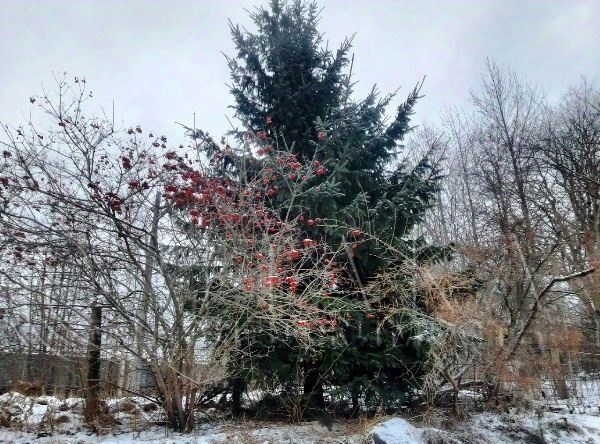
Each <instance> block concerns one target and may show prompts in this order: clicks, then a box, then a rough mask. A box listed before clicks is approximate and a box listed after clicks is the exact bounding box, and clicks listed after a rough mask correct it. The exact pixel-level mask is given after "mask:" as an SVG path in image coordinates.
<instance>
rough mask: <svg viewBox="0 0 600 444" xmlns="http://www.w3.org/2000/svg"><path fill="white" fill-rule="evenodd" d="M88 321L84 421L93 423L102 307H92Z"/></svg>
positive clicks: (96, 392) (96, 408)
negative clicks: (88, 335)
mask: <svg viewBox="0 0 600 444" xmlns="http://www.w3.org/2000/svg"><path fill="white" fill-rule="evenodd" d="M91 314H92V316H91V320H90V339H89V343H88V352H87V361H88V372H87V391H86V397H85V419H86V421H87V422H93V421H94V420H95V419H96V417H97V415H98V412H99V402H98V401H99V396H98V395H99V392H100V350H101V347H102V331H101V327H102V307H100V306H99V305H97V304H94V305H93V306H92V313H91Z"/></svg>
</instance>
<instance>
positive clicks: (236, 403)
mask: <svg viewBox="0 0 600 444" xmlns="http://www.w3.org/2000/svg"><path fill="white" fill-rule="evenodd" d="M244 385H245V384H244V379H243V378H239V377H236V378H232V380H231V416H233V417H234V418H236V417H238V416H240V414H241V413H242V395H243V394H244Z"/></svg>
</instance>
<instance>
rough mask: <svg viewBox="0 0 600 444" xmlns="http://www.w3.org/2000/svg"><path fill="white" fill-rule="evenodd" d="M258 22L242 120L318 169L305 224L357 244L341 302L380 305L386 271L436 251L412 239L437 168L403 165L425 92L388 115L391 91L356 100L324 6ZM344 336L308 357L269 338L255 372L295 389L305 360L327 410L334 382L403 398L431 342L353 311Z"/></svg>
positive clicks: (335, 240) (344, 263)
mask: <svg viewBox="0 0 600 444" xmlns="http://www.w3.org/2000/svg"><path fill="white" fill-rule="evenodd" d="M251 18H252V20H253V22H254V24H255V25H256V28H257V29H256V32H249V31H246V30H242V29H241V28H240V27H239V26H234V25H231V31H232V34H233V38H234V41H235V44H236V49H237V54H236V55H235V56H234V57H231V58H229V59H228V62H229V66H230V69H231V79H232V84H231V92H232V94H233V96H234V98H235V104H234V106H233V107H234V109H235V114H236V117H237V118H238V119H239V121H240V122H241V123H242V125H243V126H244V127H245V128H246V129H247V130H250V131H262V130H266V131H267V132H268V133H269V136H270V137H271V139H273V140H277V141H279V143H280V144H281V145H283V144H285V146H287V147H289V149H290V150H291V151H292V152H293V153H294V154H296V155H297V157H298V159H299V160H300V161H301V162H303V163H305V164H306V163H311V164H312V165H314V168H315V174H314V176H312V177H311V178H309V179H308V180H307V183H306V185H305V189H304V192H303V194H302V205H301V207H302V208H303V214H302V215H301V216H302V217H303V218H305V219H306V220H309V221H315V220H316V221H319V223H307V224H306V236H307V237H310V238H318V239H320V240H324V241H326V242H327V243H329V244H331V245H333V246H336V245H344V244H347V242H348V241H350V240H353V239H354V240H356V242H355V244H354V245H353V247H356V248H352V249H348V252H347V255H346V258H345V259H344V260H339V264H338V265H339V267H340V268H341V269H342V270H343V271H344V273H345V275H346V276H347V279H345V280H344V281H343V283H340V284H338V286H337V287H336V288H335V289H334V290H332V297H336V296H337V297H363V298H371V297H373V296H374V295H370V294H366V293H365V291H364V288H365V287H366V286H368V285H369V283H370V282H371V281H372V280H373V279H374V278H375V277H376V275H377V274H378V273H380V272H382V271H383V270H385V269H388V268H389V267H395V266H399V265H402V263H403V262H404V261H405V260H406V258H421V259H423V258H431V257H432V255H433V254H434V252H436V250H435V249H434V248H432V247H429V246H427V245H426V244H425V243H424V241H423V240H422V239H414V238H411V237H410V235H411V231H412V229H413V227H414V226H415V225H416V224H418V223H419V222H420V221H421V220H422V217H423V215H424V213H425V211H426V210H427V208H428V207H429V206H430V205H431V203H432V201H433V199H434V197H435V195H436V192H437V190H438V181H439V178H440V176H439V172H438V171H437V169H436V168H435V167H434V166H432V165H431V164H430V163H429V160H428V159H427V158H423V159H421V160H420V161H418V162H416V164H413V165H412V166H410V167H409V166H408V165H407V164H406V163H403V162H401V161H399V158H398V156H399V154H400V153H401V152H402V145H401V142H402V140H403V139H404V137H405V135H406V134H407V132H409V131H410V129H411V127H410V117H411V115H412V113H413V107H414V106H415V103H416V102H417V100H418V98H419V88H418V87H417V88H415V89H414V90H413V91H411V92H410V94H409V95H408V98H407V99H406V101H405V102H404V103H402V104H401V105H400V106H399V107H398V108H397V110H396V112H395V115H393V116H392V117H391V118H388V117H387V115H386V111H387V108H388V105H389V103H390V101H391V99H392V98H393V95H387V96H383V97H381V96H380V95H379V94H378V92H377V90H376V89H375V88H373V90H372V92H371V93H370V94H369V95H368V96H367V97H366V98H364V99H355V98H354V96H353V92H352V85H353V84H352V79H351V70H352V62H351V60H350V58H349V53H350V50H351V46H352V39H347V40H345V41H344V42H343V43H342V44H341V46H340V47H339V48H338V49H337V50H336V51H331V50H329V49H328V48H327V47H326V45H325V43H324V39H323V35H322V34H321V33H319V31H318V30H317V24H318V22H319V9H318V6H317V4H316V3H306V2H305V1H302V0H294V1H291V2H286V1H281V0H272V1H271V2H270V5H269V7H268V8H262V7H261V8H258V9H257V10H256V11H255V12H253V13H251ZM267 155H270V154H269V153H267ZM285 190H286V187H285V186H283V184H282V186H281V187H280V188H279V192H278V194H277V196H276V198H275V199H274V201H284V200H285V199H287V198H288V197H289V196H287V195H286V192H285ZM292 216H293V217H298V216H300V215H299V214H292ZM397 296H398V297H399V298H400V296H402V295H397ZM386 297H388V298H389V297H390V296H389V295H387V296H386ZM393 297H394V296H393V295H392V298H393ZM388 302H390V303H394V301H388ZM395 321H396V322H398V321H399V322H402V319H396V320H395ZM343 328H344V340H343V341H342V342H341V343H340V342H334V341H332V342H331V346H330V347H325V346H324V347H322V348H320V349H319V350H315V351H312V352H311V353H309V354H308V355H306V352H305V351H303V350H298V349H296V348H294V346H293V344H290V343H289V339H290V338H286V341H288V342H286V343H284V341H283V340H282V341H281V342H280V343H273V341H272V339H271V342H270V343H268V344H265V350H268V353H267V354H266V357H265V358H264V359H262V360H261V361H260V362H259V363H258V364H257V363H256V362H255V363H253V364H252V366H257V365H258V366H259V367H260V368H261V372H262V374H263V375H270V376H272V377H273V378H275V379H277V381H279V382H281V383H282V384H283V385H284V386H285V385H286V384H288V385H289V387H293V386H294V384H295V383H296V381H295V380H294V377H295V376H294V375H296V374H297V372H296V371H294V368H295V367H296V366H297V365H298V363H300V368H301V373H302V375H303V377H302V379H303V383H304V392H305V393H306V394H307V395H310V396H309V399H308V401H310V404H311V405H312V406H315V407H323V405H324V397H323V382H324V381H327V383H329V384H330V385H331V386H335V387H336V388H337V390H341V392H342V393H341V394H342V395H343V396H348V395H350V396H351V397H352V399H353V402H354V404H355V407H357V406H358V399H359V397H367V398H370V399H371V400H372V401H373V402H376V403H386V404H393V403H398V402H399V403H402V402H404V401H405V398H406V394H407V393H409V392H410V387H411V384H412V383H413V382H414V375H417V374H418V372H419V368H420V364H422V363H423V360H424V357H425V350H424V349H423V348H424V347H423V345H422V343H421V342H419V341H413V340H411V338H412V337H415V336H417V335H418V334H419V333H421V332H420V331H417V330H416V328H415V327H410V328H409V327H408V325H407V328H405V329H402V331H398V330H397V329H395V328H391V324H390V326H388V325H387V324H386V322H385V321H383V320H381V319H377V317H376V316H373V315H368V314H366V313H350V314H349V315H348V318H347V319H345V320H344V327H343ZM246 375H247V377H248V378H250V377H251V376H250V373H247V374H246ZM235 384H236V386H237V387H238V388H239V387H241V386H243V384H241V383H240V381H239V380H237V381H236V383H235Z"/></svg>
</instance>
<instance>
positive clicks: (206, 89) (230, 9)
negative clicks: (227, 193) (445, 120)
mask: <svg viewBox="0 0 600 444" xmlns="http://www.w3.org/2000/svg"><path fill="white" fill-rule="evenodd" d="M260 3H261V2H260V1H259V0H236V1H234V0H221V1H217V0H202V1H200V0H196V1H183V0H182V1H177V0H166V1H164V0H160V1H159V0H143V1H137V0H135V1H134V0H121V1H116V0H95V1H92V0H78V1H73V0H71V1H66V0H46V1H42V0H38V1H33V0H0V121H3V122H9V123H16V122H17V121H18V120H19V118H20V116H21V114H22V113H27V112H28V109H29V101H28V98H29V96H30V95H33V94H37V93H40V91H41V87H42V85H51V83H52V72H53V71H61V72H62V71H67V72H68V73H69V74H70V75H72V76H74V75H79V76H84V77H86V78H87V81H88V85H89V86H90V87H91V89H92V90H93V91H94V95H95V97H96V98H97V100H98V101H99V102H100V103H102V104H105V105H109V106H110V103H111V102H112V100H114V102H115V106H116V110H117V118H118V120H119V121H121V120H122V121H125V122H127V123H131V124H137V123H141V124H142V125H143V126H144V127H146V128H152V129H154V130H156V131H158V132H161V133H163V134H167V135H169V136H173V135H176V134H178V131H179V130H178V129H177V128H176V126H175V124H174V122H176V121H179V122H191V120H192V115H193V113H196V121H197V123H198V126H199V127H201V128H205V129H207V130H209V131H210V132H211V133H212V134H215V135H219V134H221V133H222V132H224V131H225V130H227V129H228V126H227V122H226V119H225V117H224V116H225V113H228V114H231V112H230V111H228V110H227V109H226V107H227V105H229V104H231V98H230V96H229V94H228V90H227V87H226V85H225V83H226V82H227V81H228V70H227V66H226V63H225V60H224V57H223V55H222V53H221V52H225V53H228V54H232V53H233V45H232V43H231V40H230V36H229V31H228V27H227V19H228V18H231V19H232V20H233V21H234V22H238V23H241V24H245V25H251V23H250V20H249V19H248V16H247V13H246V12H245V11H244V8H251V7H253V6H254V5H257V4H260ZM320 3H321V4H322V5H323V6H324V11H323V14H322V24H321V30H322V31H323V32H325V33H326V36H327V38H328V39H329V41H330V42H331V44H332V45H337V43H339V42H340V41H341V40H342V38H343V37H344V36H346V35H349V34H352V33H354V32H356V33H357V36H356V39H355V47H354V53H355V65H354V72H355V74H356V76H355V78H356V80H358V81H359V84H358V86H357V92H358V93H359V94H364V93H365V92H366V91H367V90H368V89H370V87H371V85H372V84H373V83H377V84H378V86H379V87H380V89H381V90H382V91H384V92H387V91H392V90H395V89H396V88H397V87H402V89H401V91H400V95H401V96H402V95H404V94H405V93H407V92H408V90H409V88H411V87H412V86H413V85H414V84H415V83H416V82H417V81H419V80H420V79H421V78H422V77H423V76H424V75H426V76H427V80H426V83H425V87H424V93H425V94H426V97H425V98H424V99H423V100H422V101H421V102H420V103H419V105H418V107H417V115H416V121H423V120H426V121H435V120H436V119H437V116H438V115H439V113H440V111H441V110H442V109H443V108H444V107H445V106H462V105H463V104H464V103H465V97H466V96H467V94H468V90H469V87H472V86H475V85H476V84H477V83H478V80H479V77H480V73H481V71H482V69H483V66H484V63H485V58H486V57H491V58H494V59H495V60H496V61H498V62H499V63H501V64H507V65H510V66H512V67H513V68H514V69H515V70H516V71H517V72H518V73H520V74H522V75H526V76H527V77H528V78H529V80H531V81H534V82H537V83H539V84H540V85H542V86H543V87H544V89H545V90H546V91H547V93H548V95H549V97H550V98H556V97H558V96H560V94H562V92H563V91H564V90H565V89H566V88H567V86H568V85H569V84H573V83H576V82H577V81H578V80H579V79H580V77H581V76H582V75H585V76H586V77H588V78H590V79H596V80H598V78H599V76H600V46H599V43H600V0H570V1H567V0H552V1H551V0H496V1H492V0H460V1H459V0H452V1H451V0H447V1H442V0H439V1H427V0H396V1H393V0H371V1H364V0H355V1H345V0H321V1H320Z"/></svg>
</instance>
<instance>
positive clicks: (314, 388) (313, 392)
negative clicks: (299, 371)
mask: <svg viewBox="0 0 600 444" xmlns="http://www.w3.org/2000/svg"><path fill="white" fill-rule="evenodd" d="M304 402H305V410H306V411H307V413H308V414H309V415H310V413H311V411H315V410H323V409H324V408H325V397H324V395H323V378H321V372H320V370H319V363H318V362H312V363H310V364H309V365H308V366H307V368H306V373H305V375H304Z"/></svg>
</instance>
